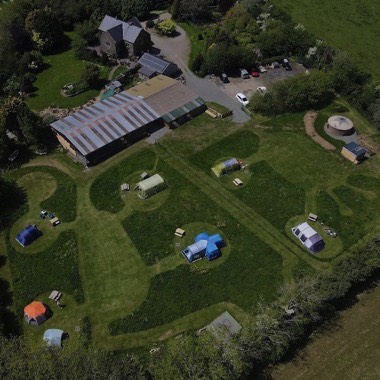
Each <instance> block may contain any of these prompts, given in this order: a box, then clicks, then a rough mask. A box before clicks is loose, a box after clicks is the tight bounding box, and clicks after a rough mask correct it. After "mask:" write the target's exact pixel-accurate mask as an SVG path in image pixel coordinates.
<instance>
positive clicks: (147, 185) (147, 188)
mask: <svg viewBox="0 0 380 380" xmlns="http://www.w3.org/2000/svg"><path fill="white" fill-rule="evenodd" d="M166 187H167V185H166V183H165V181H164V179H163V178H162V177H161V176H160V175H159V174H155V175H153V176H152V177H149V178H147V179H144V180H143V181H140V182H139V183H138V184H137V185H136V188H137V190H139V194H138V196H139V197H140V198H141V199H146V198H148V197H151V196H152V195H154V194H157V193H159V192H160V191H162V190H164V189H166Z"/></svg>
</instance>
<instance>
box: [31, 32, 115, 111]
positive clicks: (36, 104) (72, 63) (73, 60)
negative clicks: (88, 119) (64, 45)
mask: <svg viewBox="0 0 380 380" xmlns="http://www.w3.org/2000/svg"><path fill="white" fill-rule="evenodd" d="M66 36H67V37H68V38H69V39H70V41H71V40H72V39H73V38H75V34H74V33H73V32H71V33H66ZM44 62H45V64H46V65H47V68H46V69H45V70H43V71H42V72H41V73H39V74H38V75H37V80H36V82H35V83H34V87H36V89H37V90H36V91H35V92H33V93H32V94H30V96H29V97H28V99H27V102H28V105H29V107H30V108H32V109H33V110H35V111H41V110H42V109H44V108H47V107H51V106H54V107H61V108H73V107H77V106H81V105H83V104H84V103H87V102H88V101H89V100H90V99H92V98H94V97H95V96H98V95H99V90H94V89H92V90H88V91H85V92H83V93H81V94H79V95H76V96H73V97H71V98H66V97H64V96H62V95H61V89H62V87H63V86H64V85H65V84H67V83H70V82H77V81H78V80H79V79H80V77H81V75H82V72H83V69H84V67H85V66H86V64H87V63H88V62H86V61H82V60H80V59H78V58H77V57H76V56H75V53H74V50H73V49H71V48H68V49H67V50H65V51H63V52H60V53H57V54H51V55H47V56H45V57H44ZM100 69H101V78H102V79H105V78H107V76H108V72H109V68H107V67H103V66H101V67H100Z"/></svg>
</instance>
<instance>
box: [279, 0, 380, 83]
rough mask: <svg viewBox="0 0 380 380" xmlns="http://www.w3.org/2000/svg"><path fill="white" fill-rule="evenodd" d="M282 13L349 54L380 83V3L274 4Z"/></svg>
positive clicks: (322, 0)
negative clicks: (379, 62) (379, 47)
mask: <svg viewBox="0 0 380 380" xmlns="http://www.w3.org/2000/svg"><path fill="white" fill-rule="evenodd" d="M275 4H277V5H278V6H279V7H280V8H281V9H283V10H284V11H285V12H287V13H288V14H289V15H291V16H292V18H293V20H294V21H295V22H297V23H301V24H303V25H304V26H305V27H306V28H307V29H308V30H309V31H310V32H312V33H314V34H315V35H316V36H317V37H318V38H321V39H323V40H325V41H326V42H327V43H329V44H331V45H332V46H334V47H337V48H340V49H342V50H344V51H347V52H348V53H350V54H351V55H352V56H353V57H354V58H355V59H356V60H357V61H358V63H360V65H361V66H362V67H363V69H364V70H365V71H368V72H370V73H371V74H373V76H374V77H375V79H377V80H378V79H380V68H379V65H378V61H379V59H380V51H379V49H378V45H379V42H380V35H379V29H380V18H379V13H380V3H379V2H378V1H372V0H362V1H357V0H346V1H344V6H342V5H343V3H342V2H341V1H329V0H320V1H313V0H293V1H285V0H275Z"/></svg>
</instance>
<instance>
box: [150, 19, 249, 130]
mask: <svg viewBox="0 0 380 380" xmlns="http://www.w3.org/2000/svg"><path fill="white" fill-rule="evenodd" d="M168 17H170V15H169V14H166V13H165V14H161V15H160V20H163V19H165V18H168ZM177 31H178V35H177V36H176V37H163V36H159V35H157V34H155V33H154V32H153V31H149V32H150V33H151V36H152V41H153V43H154V48H156V49H159V50H160V54H161V55H163V56H164V58H166V59H168V60H170V61H173V62H174V63H176V64H177V66H178V67H179V68H180V69H181V70H182V72H183V76H184V77H185V79H186V85H187V86H188V87H189V88H191V89H192V90H193V91H194V92H195V93H197V94H198V95H199V96H201V97H202V98H203V99H204V100H205V101H210V102H216V103H219V104H221V105H223V106H225V107H227V108H229V109H231V110H233V121H234V122H236V123H245V122H247V121H248V120H250V117H249V116H248V115H247V114H246V113H245V112H244V111H243V110H242V109H241V106H240V103H239V102H238V101H237V100H235V99H233V98H231V97H230V96H228V95H227V94H226V93H225V92H223V91H222V90H221V89H219V88H218V86H217V85H216V84H215V83H214V81H213V80H212V79H209V78H208V77H206V78H198V77H197V76H196V75H194V74H193V73H192V72H191V71H190V69H189V68H188V66H187V62H188V57H189V52H190V41H189V39H188V37H187V35H186V32H185V31H184V30H183V29H182V28H181V27H179V26H177Z"/></svg>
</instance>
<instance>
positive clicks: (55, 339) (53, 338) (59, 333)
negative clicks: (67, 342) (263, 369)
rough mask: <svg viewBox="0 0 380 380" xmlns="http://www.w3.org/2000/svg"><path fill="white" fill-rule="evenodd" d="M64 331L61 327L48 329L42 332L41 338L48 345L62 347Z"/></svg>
mask: <svg viewBox="0 0 380 380" xmlns="http://www.w3.org/2000/svg"><path fill="white" fill-rule="evenodd" d="M64 333H65V332H64V331H63V330H61V329H48V330H46V331H45V332H44V336H43V340H44V341H45V342H46V345H47V346H48V347H62V337H63V334H64Z"/></svg>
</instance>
